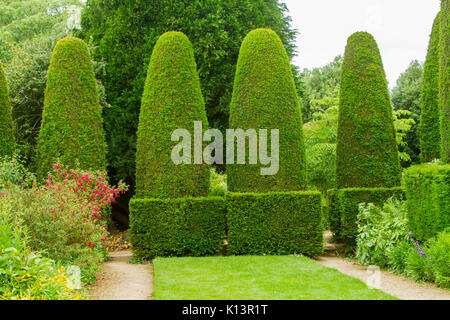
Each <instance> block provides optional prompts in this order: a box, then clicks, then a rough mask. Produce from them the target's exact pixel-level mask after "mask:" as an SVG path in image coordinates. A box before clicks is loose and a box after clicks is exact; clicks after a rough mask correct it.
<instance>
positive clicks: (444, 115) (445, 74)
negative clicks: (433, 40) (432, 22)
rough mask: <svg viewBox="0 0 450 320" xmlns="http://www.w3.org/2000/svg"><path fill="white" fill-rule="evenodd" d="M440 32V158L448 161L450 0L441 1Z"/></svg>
mask: <svg viewBox="0 0 450 320" xmlns="http://www.w3.org/2000/svg"><path fill="white" fill-rule="evenodd" d="M440 16H441V21H440V24H441V28H440V29H441V34H440V49H441V50H440V57H441V59H440V60H441V64H440V78H439V83H440V90H439V102H440V105H441V141H442V148H441V159H442V161H443V162H444V163H449V162H450V61H449V60H450V57H449V55H450V0H442V1H441V14H440Z"/></svg>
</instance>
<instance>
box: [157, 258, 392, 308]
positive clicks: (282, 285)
mask: <svg viewBox="0 0 450 320" xmlns="http://www.w3.org/2000/svg"><path fill="white" fill-rule="evenodd" d="M153 263H154V271H155V291H154V296H155V298H156V299H161V300H225V299H230V300H247V299H248V300H253V299H255V300H264V299H271V300H272V299H273V300H301V299H306V300H316V299H352V300H353V299H369V300H372V299H396V298H395V297H392V296H390V295H388V294H386V293H384V292H382V291H379V290H376V289H369V288H368V287H367V285H366V284H365V283H364V282H362V281H360V280H358V279H355V278H352V277H349V276H347V275H344V274H342V273H340V272H338V271H337V270H335V269H331V268H327V267H324V266H322V265H320V264H318V263H317V262H315V261H314V260H312V259H308V258H306V257H300V256H231V257H206V258H157V259H155V260H154V261H153Z"/></svg>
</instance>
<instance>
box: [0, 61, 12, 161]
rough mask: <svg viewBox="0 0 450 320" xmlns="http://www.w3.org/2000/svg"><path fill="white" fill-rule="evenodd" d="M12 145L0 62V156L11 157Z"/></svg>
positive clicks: (8, 106)
mask: <svg viewBox="0 0 450 320" xmlns="http://www.w3.org/2000/svg"><path fill="white" fill-rule="evenodd" d="M14 145H15V141H14V135H13V123H12V115H11V104H10V102H9V95H8V86H7V84H6V78H5V72H4V71H3V65H2V63H1V62H0V156H5V155H8V156H11V155H12V154H13V152H14Z"/></svg>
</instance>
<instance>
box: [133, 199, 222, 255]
mask: <svg viewBox="0 0 450 320" xmlns="http://www.w3.org/2000/svg"><path fill="white" fill-rule="evenodd" d="M225 228H226V207H225V201H224V199H223V198H220V197H210V198H177V199H138V198H133V199H131V201H130V233H131V243H132V244H133V248H134V254H135V256H137V257H140V258H144V259H153V258H154V257H157V256H159V257H165V256H204V255H214V254H217V253H218V252H220V250H221V249H222V247H223V242H224V237H225Z"/></svg>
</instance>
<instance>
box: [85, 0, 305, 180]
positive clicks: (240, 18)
mask: <svg viewBox="0 0 450 320" xmlns="http://www.w3.org/2000/svg"><path fill="white" fill-rule="evenodd" d="M86 4H87V7H86V9H85V10H84V11H83V13H82V31H81V33H80V36H81V37H83V38H84V39H86V41H88V42H90V43H91V44H92V45H93V46H95V47H97V50H96V51H95V53H94V57H95V60H96V61H99V62H102V63H105V66H106V67H105V73H104V74H98V77H99V78H100V79H101V80H102V82H103V84H104V85H105V87H106V92H107V93H108V97H107V100H108V103H110V104H111V106H112V107H111V108H107V109H105V112H104V118H105V129H106V133H107V141H108V145H109V150H110V152H109V156H108V159H109V163H110V167H109V172H110V174H111V175H112V177H113V178H114V179H115V180H118V179H124V180H125V181H126V182H127V183H128V184H129V185H131V186H133V185H134V174H135V141H136V130H137V123H138V115H139V107H140V101H141V95H142V92H143V88H144V80H145V77H146V68H145V66H147V65H148V62H149V59H150V54H151V52H152V49H153V47H154V45H155V43H156V40H157V39H158V37H159V36H160V35H161V34H163V33H164V32H166V31H171V30H176V31H181V32H183V33H185V34H186V35H187V36H188V38H189V39H190V40H191V42H192V44H193V47H194V55H195V59H196V61H197V65H198V71H199V76H200V83H201V88H202V92H203V95H204V99H205V104H206V110H207V115H208V120H209V123H210V125H211V127H214V128H219V129H222V130H224V129H225V128H227V126H228V118H229V112H228V110H229V104H230V100H231V94H232V88H233V79H234V75H235V71H236V61H237V57H238V53H239V48H240V45H241V43H242V40H243V38H244V36H245V35H246V34H247V33H248V32H249V31H250V30H252V29H255V28H257V27H267V28H271V29H273V30H274V31H275V32H277V34H278V35H279V36H280V38H281V39H282V41H283V44H284V46H285V48H286V50H287V52H288V55H289V56H290V57H292V56H293V54H294V42H295V37H296V31H295V30H293V29H292V28H291V25H290V18H289V16H288V14H287V8H286V6H285V5H284V4H283V3H282V2H281V1H278V0H229V1H222V0H207V1H203V0H201V1H200V0H195V1H168V0H158V1H146V0H137V1H115V0H88V1H87V3H86ZM294 70H296V69H295V68H294Z"/></svg>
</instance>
